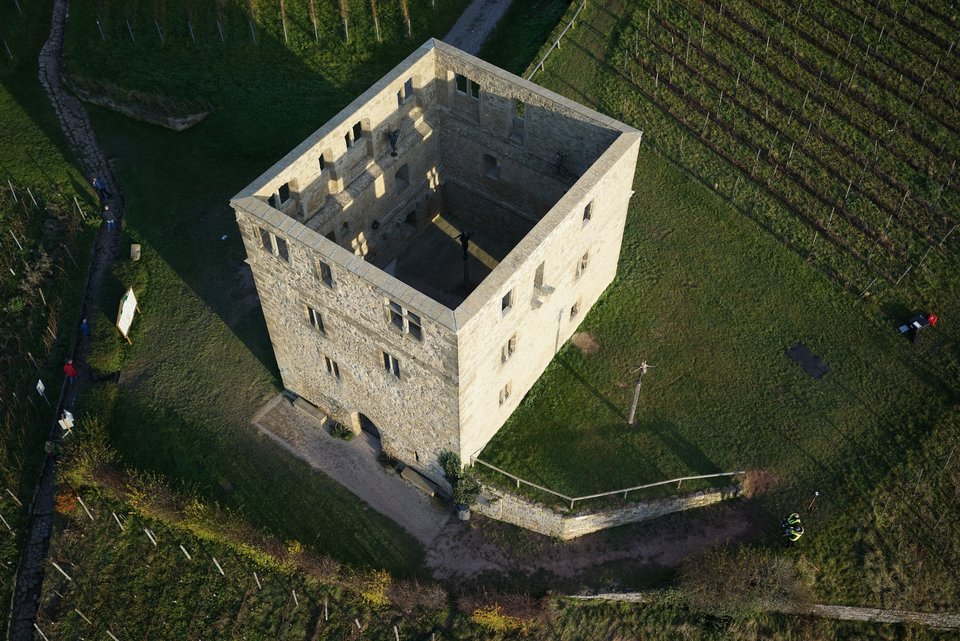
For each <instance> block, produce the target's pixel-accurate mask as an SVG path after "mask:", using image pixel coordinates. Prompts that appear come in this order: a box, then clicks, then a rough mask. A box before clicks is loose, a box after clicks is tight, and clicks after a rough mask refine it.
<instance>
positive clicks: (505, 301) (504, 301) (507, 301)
mask: <svg viewBox="0 0 960 641" xmlns="http://www.w3.org/2000/svg"><path fill="white" fill-rule="evenodd" d="M512 304H513V290H512V289H511V290H510V291H509V292H507V293H506V294H504V295H503V298H501V299H500V311H501V312H506V311H507V310H508V309H510V306H511V305H512Z"/></svg>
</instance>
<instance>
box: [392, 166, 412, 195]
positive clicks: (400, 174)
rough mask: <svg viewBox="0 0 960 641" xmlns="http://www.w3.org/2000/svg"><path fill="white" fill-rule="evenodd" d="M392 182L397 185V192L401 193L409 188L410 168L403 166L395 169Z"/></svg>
mask: <svg viewBox="0 0 960 641" xmlns="http://www.w3.org/2000/svg"><path fill="white" fill-rule="evenodd" d="M394 180H395V181H396V184H397V191H403V190H404V189H406V188H407V187H409V186H410V166H409V165H403V166H402V167H400V168H399V169H397V173H396V174H394Z"/></svg>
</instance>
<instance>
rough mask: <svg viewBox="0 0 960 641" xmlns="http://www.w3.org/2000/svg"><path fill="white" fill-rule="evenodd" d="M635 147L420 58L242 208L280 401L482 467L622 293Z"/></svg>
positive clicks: (444, 49) (386, 444)
mask: <svg viewBox="0 0 960 641" xmlns="http://www.w3.org/2000/svg"><path fill="white" fill-rule="evenodd" d="M640 137H641V134H640V132H638V131H636V130H635V129H632V128H631V127H629V126H627V125H624V124H623V123H620V122H617V121H615V120H613V119H611V118H608V117H606V116H604V115H602V114H599V113H597V112H595V111H592V110H590V109H587V108H586V107H583V106H581V105H579V104H576V103H574V102H572V101H570V100H567V99H566V98H563V97H562V96H559V95H557V94H555V93H552V92H550V91H547V90H545V89H543V88H541V87H538V86H537V85H535V84H533V83H531V82H528V81H526V80H523V79H521V78H519V77H517V76H514V75H512V74H510V73H507V72H505V71H502V70H501V69H498V68H496V67H494V66H492V65H489V64H487V63H485V62H483V61H482V60H479V59H477V58H474V57H473V56H470V55H467V54H465V53H463V52H461V51H459V50H457V49H454V48H452V47H450V46H448V45H445V44H444V43H442V42H439V41H436V40H431V41H429V42H427V43H426V44H424V45H423V46H422V47H420V48H419V49H418V50H417V51H415V52H414V53H413V54H411V55H410V56H409V57H408V58H407V59H406V60H404V61H403V62H402V63H401V64H400V65H398V66H397V67H396V68H395V69H393V71H391V72H390V73H388V74H387V75H386V76H385V77H384V78H382V79H381V80H380V81H379V82H378V83H377V84H375V85H374V86H373V87H371V88H370V89H369V90H367V91H366V92H365V93H364V94H363V95H361V96H360V97H359V98H357V99H356V100H355V101H354V102H353V103H351V104H350V105H349V106H347V107H346V108H345V109H344V110H343V111H341V112H340V113H339V114H337V115H336V116H335V117H334V118H333V119H331V120H330V121H329V122H327V123H326V124H325V125H324V126H323V127H321V128H320V129H318V130H317V131H316V132H315V133H314V134H313V135H311V136H310V137H309V138H307V139H306V140H305V141H304V142H303V143H301V144H300V145H299V146H298V147H297V148H296V149H294V150H293V151H292V152H290V153H289V154H287V155H286V156H285V157H284V158H283V159H281V160H280V161H279V162H278V163H277V164H275V165H274V166H273V167H271V168H270V169H269V170H267V172H266V173H264V174H263V175H262V176H260V177H259V178H257V179H256V180H255V181H254V182H253V183H251V184H250V185H249V186H247V187H246V188H245V189H244V190H243V191H241V192H240V193H239V194H237V195H236V196H235V197H234V198H233V199H232V200H231V205H232V206H233V208H234V209H235V211H236V215H237V223H238V225H239V227H240V231H241V234H242V236H243V242H244V244H245V246H246V250H247V257H248V259H247V262H248V263H249V265H250V268H251V269H252V271H253V275H254V279H255V281H256V287H257V291H258V292H259V295H260V302H261V305H262V307H263V314H264V317H265V318H266V323H267V327H268V329H269V332H270V339H271V341H272V343H273V349H274V353H275V355H276V359H277V364H278V365H279V368H280V374H281V376H282V378H283V384H284V385H285V386H286V387H287V388H288V389H289V390H291V391H293V392H295V393H296V394H298V395H300V396H301V397H302V398H304V399H306V400H307V401H309V402H310V403H312V404H314V405H316V406H318V407H320V408H321V409H322V410H323V411H325V412H326V413H328V414H329V415H330V416H331V417H333V418H334V419H337V420H339V421H341V422H343V423H344V424H346V425H349V426H353V427H354V429H364V430H366V431H368V432H370V433H372V434H374V435H375V436H378V437H379V438H380V439H381V443H382V446H383V449H384V451H385V452H387V453H388V454H390V455H391V456H394V457H395V458H397V459H399V460H400V461H403V462H404V463H406V464H408V465H410V466H413V467H414V468H415V469H418V470H420V471H421V472H423V473H424V474H426V475H427V476H430V477H433V478H434V479H441V478H442V473H441V471H440V467H439V465H438V463H437V457H438V455H439V453H440V452H441V451H443V450H451V451H453V452H457V453H459V454H460V456H461V458H462V459H463V460H464V461H468V460H469V459H470V457H471V456H472V455H475V454H476V453H477V452H478V451H479V450H480V449H482V448H483V446H484V445H485V444H486V443H487V442H488V441H489V440H490V438H491V437H493V435H494V434H495V433H496V432H497V430H498V429H499V428H500V426H501V425H503V423H504V421H506V419H507V417H508V416H509V415H510V413H511V412H512V411H513V410H514V408H515V407H516V406H517V404H518V403H519V402H520V400H521V399H522V398H523V396H524V395H525V394H526V393H527V391H528V390H529V389H530V387H531V386H532V385H533V384H534V382H535V381H536V380H537V378H538V377H539V376H540V374H541V373H542V372H543V370H544V368H545V367H546V366H547V364H548V363H549V362H550V360H551V358H553V356H554V354H555V353H556V351H557V350H558V349H559V347H560V345H562V344H563V343H564V341H566V340H567V339H568V338H569V337H570V335H571V334H572V333H573V332H574V330H575V329H576V327H577V325H578V324H579V323H580V321H581V319H582V318H583V317H584V316H585V315H586V313H587V312H588V311H589V310H590V307H591V306H592V305H593V304H594V302H596V300H597V298H598V297H599V296H600V294H601V293H602V292H603V291H604V289H605V288H606V287H607V285H609V284H610V282H611V281H612V280H613V278H614V276H615V275H616V272H617V259H618V257H619V253H620V244H621V239H622V236H623V227H624V220H625V218H626V214H627V205H628V201H629V199H630V196H631V194H632V190H631V188H632V183H633V174H634V168H635V165H636V160H637V151H638V148H639V145H640ZM461 235H464V236H465V237H463V236H461ZM466 239H468V242H466V243H464V242H463V241H464V240H466ZM464 245H466V247H464ZM464 255H466V257H467V260H466V261H464V260H463V257H464Z"/></svg>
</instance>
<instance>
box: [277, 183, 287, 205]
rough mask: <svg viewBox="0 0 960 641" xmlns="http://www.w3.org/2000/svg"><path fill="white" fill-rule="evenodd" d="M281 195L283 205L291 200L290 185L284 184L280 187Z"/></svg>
mask: <svg viewBox="0 0 960 641" xmlns="http://www.w3.org/2000/svg"><path fill="white" fill-rule="evenodd" d="M279 194H280V204H281V205H282V204H284V203H285V202H287V201H288V200H290V183H283V184H282V185H280V190H279Z"/></svg>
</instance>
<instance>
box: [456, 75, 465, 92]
mask: <svg viewBox="0 0 960 641" xmlns="http://www.w3.org/2000/svg"><path fill="white" fill-rule="evenodd" d="M454 82H456V85H457V91H458V92H460V93H462V94H466V93H467V77H466V76H462V75H460V74H459V73H458V74H456V75H455V76H454Z"/></svg>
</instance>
